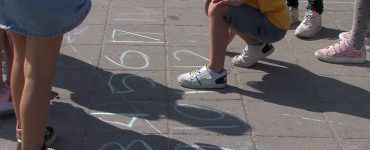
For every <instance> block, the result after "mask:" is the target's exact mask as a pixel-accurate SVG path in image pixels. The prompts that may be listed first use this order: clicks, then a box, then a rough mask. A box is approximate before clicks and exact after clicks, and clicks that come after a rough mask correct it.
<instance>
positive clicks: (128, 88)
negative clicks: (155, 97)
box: [108, 74, 155, 94]
mask: <svg viewBox="0 0 370 150" xmlns="http://www.w3.org/2000/svg"><path fill="white" fill-rule="evenodd" d="M132 77H137V78H141V79H143V80H145V81H147V82H148V84H149V85H150V86H151V87H155V83H154V81H153V80H151V79H150V78H147V77H144V76H141V75H135V74H131V75H127V76H125V77H123V79H122V86H123V87H124V88H126V89H127V90H125V91H119V90H117V89H116V88H114V86H113V84H112V82H113V81H112V80H113V78H114V74H111V76H110V77H109V81H108V85H109V88H110V90H111V92H112V94H126V93H132V92H135V90H134V89H133V88H131V87H130V86H129V85H127V80H128V79H129V78H132Z"/></svg>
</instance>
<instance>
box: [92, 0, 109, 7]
mask: <svg viewBox="0 0 370 150" xmlns="http://www.w3.org/2000/svg"><path fill="white" fill-rule="evenodd" d="M110 1H111V0H91V3H92V6H109V3H110Z"/></svg>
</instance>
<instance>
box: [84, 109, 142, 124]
mask: <svg viewBox="0 0 370 150" xmlns="http://www.w3.org/2000/svg"><path fill="white" fill-rule="evenodd" d="M91 115H94V116H128V117H131V120H130V122H129V123H123V122H121V121H109V120H106V119H103V118H101V117H99V118H98V119H99V120H101V121H104V122H107V123H110V124H115V125H120V126H124V127H127V128H132V127H133V126H134V124H135V122H136V121H137V119H138V118H137V117H145V116H149V114H133V113H105V112H95V113H91Z"/></svg>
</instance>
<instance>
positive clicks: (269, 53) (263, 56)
mask: <svg viewBox="0 0 370 150" xmlns="http://www.w3.org/2000/svg"><path fill="white" fill-rule="evenodd" d="M274 51H275V47H274V46H272V48H271V50H270V51H268V52H267V53H265V54H264V55H261V57H259V58H258V59H256V61H255V62H253V63H251V64H250V65H243V64H234V63H233V65H234V66H237V67H243V68H247V67H250V66H253V65H254V64H256V63H257V62H258V61H259V60H261V59H263V58H266V57H267V56H269V55H271V54H272V53H273V52H274Z"/></svg>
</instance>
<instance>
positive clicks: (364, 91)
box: [309, 76, 370, 103]
mask: <svg viewBox="0 0 370 150" xmlns="http://www.w3.org/2000/svg"><path fill="white" fill-rule="evenodd" d="M364 81H370V77H356V76H315V77H313V78H310V81H309V82H310V84H312V85H313V88H314V91H315V96H316V97H317V98H318V100H319V101H322V102H334V103H370V84H369V82H364Z"/></svg>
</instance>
